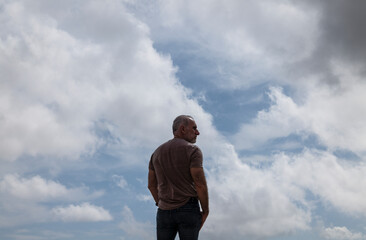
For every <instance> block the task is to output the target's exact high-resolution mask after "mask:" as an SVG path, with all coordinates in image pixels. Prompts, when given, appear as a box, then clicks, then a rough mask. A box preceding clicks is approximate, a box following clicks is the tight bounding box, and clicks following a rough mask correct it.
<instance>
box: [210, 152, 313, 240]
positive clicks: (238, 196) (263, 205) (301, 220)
mask: <svg viewBox="0 0 366 240" xmlns="http://www.w3.org/2000/svg"><path fill="white" fill-rule="evenodd" d="M218 151H220V152H223V149H222V148H221V149H219V150H218ZM226 151H227V150H226ZM226 154H227V155H226V156H225V157H223V156H217V159H216V160H217V163H218V164H217V165H216V166H215V168H214V169H211V170H210V171H208V172H207V178H208V185H209V193H210V199H211V203H210V205H211V207H210V208H211V209H212V211H211V212H212V213H210V216H209V218H208V220H207V225H206V226H205V229H204V232H205V234H208V235H209V239H222V238H223V237H224V236H228V234H229V235H230V239H242V238H243V237H244V236H246V237H253V238H267V237H272V236H276V235H282V234H288V233H293V232H295V231H297V230H307V229H309V224H310V222H311V212H310V206H308V204H307V203H306V201H304V192H303V190H302V189H300V188H299V187H296V186H295V185H291V186H285V185H284V182H283V181H282V180H281V177H280V176H278V175H277V174H275V173H274V172H273V171H272V169H270V168H268V169H264V168H262V169H256V168H254V167H249V166H248V165H246V164H244V163H241V162H240V160H239V159H237V157H236V156H235V154H232V155H231V156H230V153H229V151H227V152H226ZM219 162H222V164H219Z"/></svg>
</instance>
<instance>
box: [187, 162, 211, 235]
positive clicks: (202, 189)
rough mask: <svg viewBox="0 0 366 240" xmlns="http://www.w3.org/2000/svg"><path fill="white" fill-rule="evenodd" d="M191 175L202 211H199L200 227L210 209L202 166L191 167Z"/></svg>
mask: <svg viewBox="0 0 366 240" xmlns="http://www.w3.org/2000/svg"><path fill="white" fill-rule="evenodd" d="M191 176H192V178H193V181H194V184H195V186H196V191H197V195H198V199H199V200H200V203H201V207H202V213H201V214H202V225H201V228H202V226H203V224H204V223H205V221H206V219H207V216H208V213H209V211H210V210H209V204H208V190H207V183H206V177H205V173H204V171H203V168H202V167H193V168H191Z"/></svg>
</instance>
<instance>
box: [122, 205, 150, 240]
mask: <svg viewBox="0 0 366 240" xmlns="http://www.w3.org/2000/svg"><path fill="white" fill-rule="evenodd" d="M122 216H123V221H122V222H121V223H120V224H119V227H120V228H121V229H122V230H123V231H124V232H125V233H127V235H128V236H129V237H130V238H133V239H136V240H145V239H146V240H148V239H151V240H152V239H155V235H156V234H155V228H154V225H153V224H152V223H150V222H139V221H137V220H136V219H135V217H134V215H133V212H132V210H131V209H130V208H129V207H127V206H124V208H123V212H122Z"/></svg>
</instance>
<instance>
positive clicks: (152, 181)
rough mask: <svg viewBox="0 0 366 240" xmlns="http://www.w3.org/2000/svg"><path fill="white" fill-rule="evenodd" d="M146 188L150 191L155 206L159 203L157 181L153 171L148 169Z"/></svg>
mask: <svg viewBox="0 0 366 240" xmlns="http://www.w3.org/2000/svg"><path fill="white" fill-rule="evenodd" d="M147 187H148V189H149V190H150V193H151V195H152V196H153V198H154V200H155V203H156V204H157V203H158V202H159V195H158V181H157V179H156V175H155V171H153V170H151V169H149V176H148V184H147Z"/></svg>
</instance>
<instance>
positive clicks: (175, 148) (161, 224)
mask: <svg viewBox="0 0 366 240" xmlns="http://www.w3.org/2000/svg"><path fill="white" fill-rule="evenodd" d="M199 134H200V133H199V131H198V129H197V125H196V123H195V121H194V120H193V118H192V117H191V116H188V115H181V116H178V117H177V118H176V119H175V120H174V122H173V135H174V138H173V139H171V140H169V141H168V142H166V143H164V144H162V145H161V146H160V147H158V148H157V149H156V150H155V152H154V153H153V154H152V156H151V159H150V162H149V176H148V188H149V190H150V192H151V195H152V196H153V198H154V200H155V202H156V205H157V206H158V207H159V208H158V212H157V216H156V224H157V228H156V229H157V238H158V240H174V239H175V236H176V234H177V233H179V238H180V240H197V239H198V234H199V231H200V229H201V228H202V226H203V224H204V222H205V221H206V218H207V216H208V213H209V204H208V191H207V184H206V178H205V174H204V171H203V167H202V152H201V150H200V149H199V148H198V147H197V146H196V145H194V143H195V142H196V138H197V136H198V135H199ZM198 201H199V202H200V204H201V208H202V212H200V207H199V204H198Z"/></svg>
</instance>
